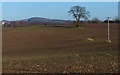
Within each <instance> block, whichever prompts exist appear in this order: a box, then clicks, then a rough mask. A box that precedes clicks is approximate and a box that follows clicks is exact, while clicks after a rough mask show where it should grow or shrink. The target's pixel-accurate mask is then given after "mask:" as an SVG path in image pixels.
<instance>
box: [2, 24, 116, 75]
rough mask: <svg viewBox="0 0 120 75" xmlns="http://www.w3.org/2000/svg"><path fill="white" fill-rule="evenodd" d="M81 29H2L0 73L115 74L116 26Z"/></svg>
mask: <svg viewBox="0 0 120 75" xmlns="http://www.w3.org/2000/svg"><path fill="white" fill-rule="evenodd" d="M82 26H83V27H82V28H74V27H57V26H55V27H54V26H49V27H48V26H46V27H45V26H30V27H16V28H3V30H2V47H3V73H117V72H118V24H115V23H111V24H110V39H111V40H112V43H108V42H106V40H107V24H106V23H95V24H93V23H90V24H88V23H83V24H82ZM88 38H92V39H94V40H93V41H89V40H87V39H88Z"/></svg>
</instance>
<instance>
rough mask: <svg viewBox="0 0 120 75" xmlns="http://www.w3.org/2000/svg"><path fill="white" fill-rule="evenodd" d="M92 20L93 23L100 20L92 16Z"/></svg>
mask: <svg viewBox="0 0 120 75" xmlns="http://www.w3.org/2000/svg"><path fill="white" fill-rule="evenodd" d="M92 21H93V23H98V22H100V20H99V19H98V18H97V17H94V18H93V19H92Z"/></svg>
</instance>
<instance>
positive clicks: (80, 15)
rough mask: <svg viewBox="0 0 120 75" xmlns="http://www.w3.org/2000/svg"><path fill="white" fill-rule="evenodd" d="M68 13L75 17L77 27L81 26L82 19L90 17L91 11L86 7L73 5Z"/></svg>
mask: <svg viewBox="0 0 120 75" xmlns="http://www.w3.org/2000/svg"><path fill="white" fill-rule="evenodd" d="M68 13H69V14H70V15H72V16H73V17H74V18H75V20H76V27H80V19H87V18H88V17H90V15H89V14H90V12H89V11H87V10H86V8H85V7H81V6H73V7H71V8H70V10H69V11H68Z"/></svg>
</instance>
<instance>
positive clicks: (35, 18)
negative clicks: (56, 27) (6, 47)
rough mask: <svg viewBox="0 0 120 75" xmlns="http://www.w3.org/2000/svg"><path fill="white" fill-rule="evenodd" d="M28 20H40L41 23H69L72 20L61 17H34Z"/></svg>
mask: <svg viewBox="0 0 120 75" xmlns="http://www.w3.org/2000/svg"><path fill="white" fill-rule="evenodd" d="M27 22H40V23H68V22H72V21H71V20H59V19H48V18H42V17H32V18H29V19H28V20H27Z"/></svg>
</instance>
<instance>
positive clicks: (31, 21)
mask: <svg viewBox="0 0 120 75" xmlns="http://www.w3.org/2000/svg"><path fill="white" fill-rule="evenodd" d="M2 22H4V23H5V24H4V25H3V26H4V27H16V26H31V25H57V24H59V25H61V24H68V23H72V22H73V21H71V20H60V19H48V18H42V17H32V18H28V19H23V20H17V21H8V20H3V21H2Z"/></svg>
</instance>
